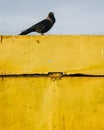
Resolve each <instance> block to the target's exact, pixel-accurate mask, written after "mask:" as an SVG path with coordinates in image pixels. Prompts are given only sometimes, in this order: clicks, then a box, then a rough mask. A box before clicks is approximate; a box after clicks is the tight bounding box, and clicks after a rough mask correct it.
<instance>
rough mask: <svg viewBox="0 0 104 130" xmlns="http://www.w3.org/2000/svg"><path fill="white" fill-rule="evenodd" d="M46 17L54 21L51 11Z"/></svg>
mask: <svg viewBox="0 0 104 130" xmlns="http://www.w3.org/2000/svg"><path fill="white" fill-rule="evenodd" d="M48 17H49V18H50V19H51V20H52V21H53V23H54V22H55V17H54V13H53V12H49V14H48Z"/></svg>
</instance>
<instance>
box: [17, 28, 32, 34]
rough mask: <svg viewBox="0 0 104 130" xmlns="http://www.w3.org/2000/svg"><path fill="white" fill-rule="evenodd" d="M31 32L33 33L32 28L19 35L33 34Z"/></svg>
mask: <svg viewBox="0 0 104 130" xmlns="http://www.w3.org/2000/svg"><path fill="white" fill-rule="evenodd" d="M31 32H32V30H31V28H28V29H26V30H24V31H22V32H21V33H20V34H19V35H26V34H28V33H31Z"/></svg>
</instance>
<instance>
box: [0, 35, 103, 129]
mask: <svg viewBox="0 0 104 130" xmlns="http://www.w3.org/2000/svg"><path fill="white" fill-rule="evenodd" d="M0 41H1V43H0V130H103V129H104V77H103V75H104V55H103V54H104V52H103V49H104V36H1V37H0ZM49 72H53V73H49ZM54 72H63V74H62V73H54ZM47 73H49V74H47ZM76 73H82V74H89V75H91V76H87V75H86V76H70V75H69V74H76ZM22 74H27V75H22ZM38 74H39V75H38Z"/></svg>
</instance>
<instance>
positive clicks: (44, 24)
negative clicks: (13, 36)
mask: <svg viewBox="0 0 104 130" xmlns="http://www.w3.org/2000/svg"><path fill="white" fill-rule="evenodd" d="M55 21H56V19H55V17H54V13H53V12H50V13H49V14H48V16H47V18H46V19H44V20H42V21H40V22H39V23H37V24H35V25H33V26H31V27H30V28H28V29H26V30H24V31H23V32H21V33H20V34H19V35H26V34H28V33H31V32H38V33H41V35H43V34H44V33H46V32H48V31H49V30H50V29H51V28H52V26H53V25H54V23H55Z"/></svg>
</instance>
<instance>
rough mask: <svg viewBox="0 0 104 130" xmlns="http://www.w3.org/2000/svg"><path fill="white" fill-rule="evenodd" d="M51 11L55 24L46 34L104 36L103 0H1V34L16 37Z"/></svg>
mask: <svg viewBox="0 0 104 130" xmlns="http://www.w3.org/2000/svg"><path fill="white" fill-rule="evenodd" d="M50 11H52V12H54V14H55V17H56V23H55V25H54V27H53V28H52V29H51V30H50V31H49V32H48V33H47V35H48V34H52V35H54V34H104V0H0V34H1V35H17V34H18V33H20V32H21V31H22V30H24V29H26V28H28V27H30V26H31V25H33V24H35V23H37V22H39V21H41V20H42V19H44V18H45V17H47V15H48V13H49V12H50ZM34 34H35V35H36V33H34Z"/></svg>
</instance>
